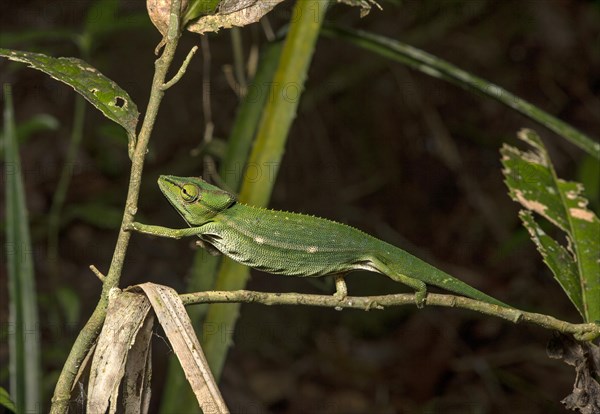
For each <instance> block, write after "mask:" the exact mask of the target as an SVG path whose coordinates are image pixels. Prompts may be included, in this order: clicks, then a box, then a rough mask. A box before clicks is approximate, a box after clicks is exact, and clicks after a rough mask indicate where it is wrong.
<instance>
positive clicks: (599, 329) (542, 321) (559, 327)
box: [180, 290, 600, 341]
mask: <svg viewBox="0 0 600 414" xmlns="http://www.w3.org/2000/svg"><path fill="white" fill-rule="evenodd" d="M180 296H181V299H182V301H183V303H184V304H185V305H195V304H199V303H260V304H263V305H269V306H270V305H305V306H321V307H327V308H334V309H336V310H341V309H361V310H365V311H368V310H371V309H384V308H385V307H388V306H403V305H411V306H412V305H415V295H412V294H392V295H382V296H346V297H344V298H341V297H340V296H335V295H309V294H302V293H270V292H255V291H250V290H235V291H211V292H196V293H186V294H182V295H180ZM425 305H427V306H443V307H450V308H463V309H469V310H473V311H476V312H480V313H483V314H485V315H490V316H496V317H498V318H502V319H506V320H507V321H510V322H512V323H520V322H528V323H533V324H536V325H539V326H542V327H544V328H547V329H553V330H556V331H559V332H563V333H565V334H572V335H573V336H575V338H576V339H578V340H587V341H589V340H592V339H594V338H597V337H599V336H600V325H597V324H594V323H580V324H575V323H570V322H565V321H561V320H560V319H556V318H554V317H552V316H548V315H542V314H540V313H532V312H525V311H522V310H519V309H515V308H506V307H503V306H498V305H492V304H489V303H486V302H481V301H478V300H475V299H470V298H466V297H463V296H454V295H441V294H437V293H429V294H427V299H426V301H425Z"/></svg>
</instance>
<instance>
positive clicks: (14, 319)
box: [4, 84, 41, 412]
mask: <svg viewBox="0 0 600 414" xmlns="http://www.w3.org/2000/svg"><path fill="white" fill-rule="evenodd" d="M4 103H5V105H4V139H5V141H6V150H5V159H4V161H5V175H4V177H5V180H6V182H5V184H6V189H5V202H6V258H7V267H8V295H9V326H10V327H11V329H10V332H9V334H8V337H9V338H8V344H9V366H10V389H11V391H12V393H13V396H14V397H15V403H16V407H18V410H19V412H36V411H38V410H39V404H40V389H39V381H40V378H41V374H40V343H39V340H40V334H39V324H38V316H37V298H36V291H35V279H34V274H33V260H32V254H31V252H32V251H33V250H32V248H31V240H30V236H29V227H28V224H29V222H28V219H27V206H26V205H25V191H24V188H23V177H22V176H21V161H20V159H19V150H18V145H17V137H16V132H15V120H14V112H13V106H12V92H11V89H10V85H9V84H5V86H4Z"/></svg>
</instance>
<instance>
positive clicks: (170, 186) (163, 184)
mask: <svg viewBox="0 0 600 414" xmlns="http://www.w3.org/2000/svg"><path fill="white" fill-rule="evenodd" d="M158 187H159V188H160V191H162V193H163V194H164V195H165V198H166V199H167V200H168V201H169V204H171V205H172V206H173V208H174V209H175V211H177V212H178V213H179V215H180V216H181V217H182V218H183V220H184V221H185V222H186V223H187V225H188V226H190V227H191V224H190V222H189V221H188V219H187V217H186V214H190V212H189V210H188V208H187V205H186V204H183V203H177V201H176V200H175V199H174V197H176V196H175V195H174V194H179V191H180V190H181V188H182V185H181V184H179V183H178V182H177V181H175V180H173V179H172V178H171V176H169V175H161V176H160V177H159V178H158ZM174 190H175V191H174Z"/></svg>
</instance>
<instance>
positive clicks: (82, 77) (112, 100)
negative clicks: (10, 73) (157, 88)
mask: <svg viewBox="0 0 600 414" xmlns="http://www.w3.org/2000/svg"><path fill="white" fill-rule="evenodd" d="M0 56H4V57H6V58H8V59H10V60H14V61H16V62H23V63H27V64H29V66H30V67H32V68H34V69H37V70H41V71H42V72H44V73H46V74H48V75H50V76H52V77H53V78H54V79H56V80H59V81H61V82H64V83H66V84H67V85H69V86H71V87H72V88H73V89H75V90H76V91H77V92H78V93H80V94H81V95H82V96H83V97H84V98H85V99H87V100H88V101H89V102H90V103H91V104H92V105H94V106H95V107H96V108H98V109H99V110H100V111H102V113H103V114H104V115H105V116H106V117H108V118H109V119H111V120H113V121H115V122H116V123H118V124H119V125H121V126H122V127H123V128H125V130H126V131H127V134H128V135H129V136H130V137H134V136H135V128H136V126H137V122H138V116H139V112H138V110H137V106H136V104H135V103H134V102H133V100H132V99H131V98H130V97H129V95H128V94H127V92H125V91H124V90H123V89H121V88H120V87H119V86H118V85H117V84H116V83H115V82H113V81H112V80H110V79H108V78H107V77H106V76H104V75H103V74H101V73H100V72H98V70H97V69H95V68H94V67H92V66H90V65H89V64H88V63H86V62H84V61H83V60H81V59H77V58H64V57H61V58H54V57H51V56H46V55H44V54H42V53H32V52H23V51H19V50H10V49H0Z"/></svg>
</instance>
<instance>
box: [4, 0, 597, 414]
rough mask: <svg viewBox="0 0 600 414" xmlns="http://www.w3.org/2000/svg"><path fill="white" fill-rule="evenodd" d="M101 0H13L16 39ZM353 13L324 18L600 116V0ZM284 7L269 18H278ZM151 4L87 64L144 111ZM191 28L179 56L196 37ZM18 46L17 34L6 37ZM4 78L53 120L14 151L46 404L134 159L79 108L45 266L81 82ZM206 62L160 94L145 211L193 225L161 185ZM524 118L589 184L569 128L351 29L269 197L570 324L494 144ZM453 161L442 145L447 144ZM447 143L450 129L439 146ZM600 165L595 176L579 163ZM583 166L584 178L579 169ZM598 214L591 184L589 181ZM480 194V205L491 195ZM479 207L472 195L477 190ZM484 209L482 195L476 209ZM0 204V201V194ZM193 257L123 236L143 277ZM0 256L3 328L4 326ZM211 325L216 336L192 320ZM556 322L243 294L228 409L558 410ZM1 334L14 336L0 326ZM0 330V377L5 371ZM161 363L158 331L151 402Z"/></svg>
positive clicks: (71, 22) (286, 11)
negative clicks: (75, 88) (372, 47)
mask: <svg viewBox="0 0 600 414" xmlns="http://www.w3.org/2000/svg"><path fill="white" fill-rule="evenodd" d="M92 3H93V2H91V1H55V2H45V1H4V2H2V4H1V5H0V24H1V30H2V34H3V40H2V42H3V44H4V45H6V43H5V42H7V41H8V40H7V39H8V34H14V33H18V32H21V33H24V32H34V31H36V30H49V29H61V30H62V29H64V30H71V31H72V32H73V33H77V32H78V30H80V29H81V27H82V24H83V23H82V22H83V20H84V17H85V15H86V13H87V11H88V10H89V7H90V5H91V4H92ZM381 4H382V6H383V11H379V10H377V9H373V10H372V12H371V13H370V14H369V15H368V16H367V17H365V18H363V19H360V18H359V12H358V10H357V9H353V8H349V7H346V6H344V5H336V6H335V7H333V8H332V9H331V10H330V11H329V12H328V14H327V17H328V19H329V20H330V21H333V22H335V23H338V24H340V25H345V26H349V27H354V28H363V29H365V30H368V31H371V32H374V33H378V34H381V35H385V36H389V37H391V38H394V39H398V40H402V41H406V42H408V43H410V44H412V45H414V46H417V47H420V48H422V49H424V50H426V51H428V52H430V53H432V54H435V55H437V56H439V57H441V58H443V59H446V60H448V61H450V62H452V63H454V64H456V65H457V66H459V67H461V68H463V69H465V70H467V71H469V72H471V73H473V74H476V75H478V76H481V77H483V78H485V79H487V80H489V81H492V82H494V83H496V84H498V85H500V86H502V87H504V88H506V89H507V90H509V91H511V92H513V93H515V94H516V95H518V96H520V97H522V98H524V99H526V100H528V101H530V102H532V103H533V104H535V105H537V106H539V107H540V108H542V109H544V110H546V111H548V112H550V113H551V114H553V115H555V116H557V117H559V118H560V119H562V120H564V121H566V122H568V123H570V124H572V125H574V126H575V127H576V128H579V129H580V130H582V131H583V132H585V133H587V134H589V135H591V136H595V137H597V135H598V131H600V117H599V116H598V114H600V99H599V97H598V96H599V91H600V71H599V69H600V65H599V63H600V52H599V47H598V45H599V40H600V23H599V19H600V13H599V6H598V3H597V2H591V1H574V0H565V1H558V0H529V1H483V0H473V1H470V0H467V1H414V0H411V1H398V2H382V3H381ZM291 6H292V3H291V2H285V3H283V4H281V5H279V6H277V7H276V8H275V10H274V11H273V12H272V13H271V14H270V15H269V21H270V23H271V25H272V26H273V28H274V29H275V30H277V29H279V28H281V27H282V26H283V25H285V24H286V23H287V21H288V20H289V15H290V9H291ZM140 13H144V4H143V2H138V1H123V2H121V9H120V12H119V18H123V19H128V18H130V19H131V27H130V28H129V29H127V30H121V31H119V32H116V33H112V34H110V35H107V36H103V37H102V38H101V39H99V40H98V42H97V43H96V45H95V47H94V48H93V50H92V53H91V57H90V58H89V59H88V60H89V62H90V63H91V64H92V65H93V66H95V67H97V68H98V69H99V70H100V71H101V72H102V73H104V74H105V75H107V76H108V77H109V78H111V79H113V80H115V81H116V82H117V83H118V84H119V85H120V86H121V87H123V88H124V89H126V90H127V91H128V92H129V94H130V95H131V97H132V98H133V100H134V101H135V102H136V103H137V104H138V106H139V109H140V111H141V112H142V113H143V111H144V108H145V106H146V103H147V99H148V93H149V86H150V82H151V77H152V73H153V68H154V65H153V61H154V59H155V56H154V54H153V50H154V47H155V45H156V44H157V43H158V41H159V40H160V35H159V34H158V32H157V31H156V30H155V29H154V27H153V26H151V24H150V23H149V22H146V21H142V23H138V19H134V18H131V16H135V15H138V14H140ZM242 36H243V41H244V51H245V56H246V57H248V55H249V54H250V51H251V49H252V48H254V47H258V48H260V45H261V44H264V43H265V41H266V40H265V36H264V33H263V30H262V29H261V26H260V25H258V24H255V25H252V26H249V27H246V28H244V29H242ZM209 39H210V50H211V55H212V61H211V77H210V81H211V85H210V86H211V103H212V113H213V122H214V124H215V136H216V137H217V138H222V139H226V138H227V136H228V134H229V133H230V130H231V125H232V121H233V119H234V117H235V110H236V107H237V104H238V98H237V96H236V94H235V92H234V91H233V90H232V88H231V87H230V86H229V85H228V83H227V81H226V76H225V71H226V69H224V68H226V65H231V64H232V62H233V55H232V48H231V37H230V33H229V32H228V31H227V30H222V31H221V32H219V33H218V34H216V35H214V34H211V35H209ZM199 42H200V37H199V36H198V35H196V34H191V33H187V34H185V35H184V37H183V39H182V42H181V44H180V48H179V54H178V57H177V58H176V60H175V62H180V61H181V60H182V59H183V57H184V56H185V54H186V53H187V51H188V50H189V48H190V47H191V46H192V45H194V44H199ZM7 46H8V45H7ZM9 47H12V48H15V49H23V50H35V51H42V52H44V53H48V54H50V55H53V56H77V55H78V49H77V48H76V47H75V46H74V44H73V42H70V41H65V40H61V39H53V38H52V37H51V36H48V38H47V39H44V40H42V41H40V40H36V41H35V42H32V41H27V40H21V41H18V42H16V43H11V44H10V46H9ZM0 69H1V72H0V80H1V82H2V83H6V82H10V83H11V84H13V94H14V103H15V107H16V117H17V121H18V122H19V123H24V122H25V121H26V120H28V119H30V118H31V117H32V116H34V115H36V114H40V113H46V114H50V115H52V116H54V117H55V118H56V119H58V121H59V123H60V125H59V126H58V129H57V130H55V131H42V132H39V133H36V134H34V135H32V136H31V137H30V138H29V139H28V140H27V141H26V142H24V143H23V144H22V147H21V157H22V163H23V172H24V179H25V186H26V192H27V194H26V195H27V204H28V207H29V215H30V222H31V230H32V234H33V243H34V247H33V250H34V251H33V252H32V253H33V255H34V260H35V266H36V268H35V271H36V280H37V287H38V291H39V298H40V321H41V327H42V335H43V337H42V340H43V346H42V350H43V363H44V370H45V372H46V374H47V375H46V377H45V378H44V389H45V391H46V393H47V394H46V401H48V400H49V398H50V396H51V392H52V390H53V386H54V384H55V381H56V378H57V375H58V372H59V370H60V368H61V366H62V363H63V362H64V359H65V357H66V353H67V352H68V350H69V349H70V346H71V344H72V342H73V340H74V338H75V336H76V334H77V332H78V331H79V329H80V326H81V324H83V323H84V322H85V321H86V320H87V318H88V316H89V315H90V313H91V310H92V309H93V307H94V305H95V303H96V301H97V298H98V295H99V293H100V284H99V282H98V280H97V279H96V278H95V277H94V276H93V275H92V274H91V273H90V271H89V270H88V269H87V267H88V265H90V264H95V265H96V266H98V268H100V270H102V271H106V270H108V265H109V263H110V258H111V255H112V250H113V248H114V242H115V240H116V234H117V228H118V226H119V223H120V215H121V211H122V207H123V203H124V200H125V194H126V186H127V180H128V177H129V174H128V173H129V162H128V158H127V154H126V146H125V139H124V136H123V134H122V132H121V131H120V129H119V127H116V126H114V125H112V124H111V122H110V121H109V120H107V119H106V118H103V116H102V115H101V114H100V112H98V111H96V110H95V109H94V108H92V107H91V106H90V105H88V109H87V113H86V124H85V132H84V139H83V142H82V146H81V149H80V150H79V152H78V156H77V160H76V162H75V164H74V165H73V173H74V175H73V180H72V183H71V186H70V189H69V192H68V195H67V201H66V205H65V211H64V215H63V217H64V223H63V225H62V230H61V233H60V254H61V260H60V269H61V275H60V277H59V278H56V277H54V276H52V275H51V274H49V272H48V266H47V265H46V259H47V258H46V242H47V240H46V219H47V214H48V211H49V208H50V203H51V200H52V195H53V193H54V191H55V188H56V183H57V180H58V177H59V173H60V170H61V168H62V165H63V160H64V157H65V153H66V148H67V145H68V137H69V133H70V128H71V120H72V116H73V115H72V114H73V103H74V93H73V92H72V90H71V89H70V88H68V87H66V86H64V85H62V84H60V83H58V82H56V81H54V80H52V79H50V78H49V77H47V76H46V75H44V74H42V73H40V72H37V71H34V70H29V69H25V68H24V67H23V66H22V65H21V66H20V65H17V64H8V63H7V62H6V61H2V62H0ZM201 94H202V58H201V55H200V54H198V55H196V57H195V58H194V60H193V61H192V64H191V65H190V68H189V69H188V72H187V74H186V76H185V77H184V78H183V80H182V81H181V82H180V83H179V84H178V85H177V86H176V87H174V88H172V89H170V90H169V91H168V92H167V94H166V96H165V99H164V101H163V104H162V107H161V109H160V112H159V115H158V118H157V123H156V127H155V130H154V133H153V137H152V140H151V144H150V152H149V154H148V161H147V163H146V167H145V171H144V176H145V183H144V185H143V188H142V193H141V198H140V212H139V215H138V218H139V219H140V221H144V222H151V223H153V224H161V225H165V226H170V227H181V226H182V225H183V223H182V221H181V219H180V218H179V216H178V215H177V214H176V213H175V212H174V211H173V209H172V208H171V207H170V206H169V205H168V203H167V201H166V200H165V199H164V198H163V197H162V195H161V194H160V192H159V190H158V187H157V186H156V184H155V183H156V178H157V177H158V175H160V174H174V175H202V174H205V171H204V170H203V167H202V157H200V156H197V155H194V152H193V150H194V149H195V148H197V147H198V146H199V145H200V144H201V140H202V135H203V128H204V121H205V120H204V118H203V111H202V100H201ZM522 127H531V128H535V129H536V130H537V131H538V132H539V133H540V134H541V136H542V138H543V139H544V141H545V143H546V144H547V146H548V148H549V150H550V153H551V156H552V160H553V162H554V164H555V166H556V168H557V171H558V174H559V176H561V177H564V178H568V179H577V180H583V181H584V182H592V183H594V177H595V175H594V174H595V173H591V174H590V172H589V171H590V169H589V166H590V165H591V164H590V161H589V159H586V157H585V156H584V154H583V153H582V151H580V150H579V149H577V148H575V147H574V146H573V145H571V144H569V143H567V142H566V141H565V140H564V139H562V138H560V137H558V136H556V135H555V134H554V133H552V132H549V131H548V130H547V129H545V128H544V127H542V126H540V125H537V124H535V123H533V122H532V121H530V120H528V119H526V118H524V117H523V116H521V115H519V114H517V113H516V112H514V111H512V110H510V109H508V108H506V107H505V106H502V105H501V104H499V103H496V102H493V101H491V100H490V99H488V98H482V97H478V96H475V95H473V94H471V93H468V92H465V91H463V90H462V89H459V88H457V87H455V86H452V85H449V84H447V83H444V82H443V81H438V80H435V79H433V78H430V77H428V76H426V75H423V74H421V73H417V72H415V71H412V70H408V69H407V68H405V67H404V66H402V65H400V64H398V63H394V62H390V61H389V60H385V59H383V58H381V57H378V56H376V55H374V54H371V53H369V52H366V51H364V50H361V49H358V48H355V47H354V46H352V45H350V44H348V43H346V42H344V41H341V40H330V39H325V38H321V39H320V40H319V42H318V46H317V49H316V53H315V55H314V59H313V63H312V65H311V68H310V71H309V77H308V80H307V87H306V91H305V93H304V95H303V97H302V100H301V103H300V106H299V113H298V116H297V118H296V120H295V122H294V125H293V127H292V130H291V134H290V137H289V141H288V143H287V146H286V153H285V156H284V158H283V161H282V164H281V169H280V175H279V177H278V178H277V182H276V185H275V189H274V193H273V197H272V201H271V207H273V208H279V209H285V210H292V211H298V212H305V213H311V214H315V215H319V216H323V217H327V218H331V219H335V220H336V221H341V222H345V223H348V224H351V225H353V226H356V227H358V228H360V229H363V230H365V231H367V232H369V233H371V234H373V235H375V236H377V237H379V238H382V239H384V240H386V241H389V242H391V243H393V244H396V245H398V246H400V247H403V248H405V249H407V250H409V251H411V252H413V253H415V254H417V255H418V256H420V257H422V258H424V259H426V260H427V261H429V262H431V263H433V264H435V265H437V266H439V267H441V268H443V269H445V270H447V271H448V272H450V273H451V274H453V275H456V276H457V277H459V278H461V279H463V280H464V281H466V282H467V283H470V284H472V285H474V286H476V287H477V288H479V289H481V290H483V291H485V292H487V293H489V294H491V295H493V296H495V297H497V298H499V299H501V300H503V301H505V302H508V303H510V304H512V305H515V306H517V307H519V308H522V309H525V310H529V311H534V312H540V313H545V314H550V315H553V316H555V317H558V318H560V319H564V320H568V321H573V322H577V321H579V320H580V317H579V315H578V314H577V312H576V310H575V309H574V307H573V306H572V305H571V304H570V302H569V301H568V299H567V298H566V296H565V295H564V293H563V292H562V290H561V288H560V287H559V285H558V284H557V283H556V282H555V281H554V280H553V279H552V276H551V274H550V272H549V271H548V270H547V269H546V268H545V266H544V265H543V263H542V261H541V258H540V257H539V255H538V254H537V252H536V251H535V248H534V246H533V243H531V242H530V241H529V240H528V237H527V234H526V232H525V231H524V230H523V229H522V228H521V226H520V223H519V221H518V218H517V212H518V206H517V205H516V204H515V203H513V202H512V201H511V200H510V199H509V197H508V196H507V194H506V192H507V191H506V188H505V186H504V184H503V182H502V174H501V167H500V163H499V152H498V150H499V148H500V147H501V145H502V144H503V143H505V142H508V143H512V144H515V145H519V146H521V147H523V145H522V144H518V143H517V142H516V138H515V136H516V132H517V131H518V130H519V129H520V128H522ZM445 142H447V143H449V145H451V146H453V147H455V149H456V150H457V151H458V154H459V155H460V161H459V163H458V165H457V166H455V167H451V166H450V165H449V164H448V163H447V162H446V161H445V160H446V159H447V156H448V150H447V146H445V145H444V143H445ZM446 145H447V144H446ZM591 171H593V170H591ZM590 180H591V181H590ZM588 190H589V192H588V194H589V195H590V196H591V198H592V208H593V209H595V210H596V211H597V209H598V200H597V194H598V189H597V188H595V187H594V188H589V189H588ZM482 200H483V201H482ZM482 203H483V204H482ZM482 206H483V207H482ZM3 208H4V207H3V206H2V207H0V209H3ZM193 257H194V249H193V248H192V242H191V241H190V240H180V241H173V240H166V239H156V238H154V239H152V238H148V237H144V236H140V235H135V236H134V237H133V239H132V243H131V245H130V248H129V251H128V255H127V263H126V267H125V271H124V275H123V278H122V286H123V287H125V286H127V285H131V284H135V283H140V282H145V281H152V282H156V283H161V284H166V285H169V286H172V287H174V288H175V289H177V290H178V291H180V292H183V291H184V289H185V282H186V276H187V274H188V272H189V269H190V266H191V264H192V259H193ZM4 275H5V270H4V267H3V269H2V279H1V280H0V282H2V288H1V299H2V307H1V308H0V322H1V323H2V324H4V325H5V324H6V321H7V320H8V317H7V311H8V309H7V305H6V304H7V292H6V278H5V276H4ZM348 279H349V289H350V294H354V295H367V294H382V293H386V292H397V291H403V288H402V287H401V286H398V285H397V284H394V283H392V282H390V281H388V280H387V279H386V278H385V277H383V276H380V275H376V274H371V273H365V272H356V273H354V274H352V275H351V276H350V277H349V278H348ZM248 288H249V289H255V290H264V291H301V292H313V293H314V292H316V293H322V292H323V291H327V289H332V288H331V286H330V285H329V286H325V287H323V286H321V285H319V284H318V283H315V282H312V281H307V280H302V279H294V278H285V277H280V276H272V275H268V274H263V273H260V272H255V271H253V272H252V279H251V281H250V284H249V286H248ZM204 334H208V333H207V332H204ZM550 337H551V332H549V331H547V330H544V329H541V328H539V327H537V326H530V325H513V324H511V323H509V322H506V321H503V320H499V319H495V318H486V317H482V316H478V315H476V314H474V313H472V312H468V311H464V310H450V309H439V308H429V309H423V310H420V311H417V310H416V309H414V308H413V307H401V308H395V309H394V308H390V309H386V310H383V311H371V312H362V311H351V310H344V311H343V312H337V311H334V310H331V309H311V308H303V307H265V306H262V305H244V306H243V307H242V317H241V319H240V321H239V323H238V326H237V328H236V335H235V346H234V347H233V348H232V350H231V352H230V354H229V359H228V361H227V364H226V367H225V370H224V374H223V379H222V382H221V383H222V388H223V392H224V394H225V397H226V400H227V401H228V403H229V404H230V406H231V408H232V410H233V411H237V412H273V413H306V412H315V413H334V412H335V413H367V412H377V413H419V412H427V413H438V412H439V413H488V412H490V413H506V412H515V413H560V412H564V409H563V408H562V406H561V405H560V403H559V401H560V399H562V398H563V397H564V396H566V395H567V394H568V393H569V392H570V391H571V388H572V384H573V381H574V376H575V373H574V371H573V369H572V368H571V367H568V366H566V365H563V364H562V362H560V361H556V360H550V359H549V358H548V357H547V356H546V351H545V347H546V344H547V342H548V340H549V339H550ZM4 340H5V339H4ZM5 345H6V343H5V342H3V343H2V347H1V348H0V361H2V370H1V371H0V373H1V377H0V379H1V382H2V383H3V384H4V385H7V379H8V370H7V368H6V365H7V364H6V361H7V352H8V351H7V348H6V346H5ZM168 357H171V358H172V357H173V355H172V354H171V353H170V351H169V348H168V347H167V346H166V345H165V343H164V342H163V341H162V340H161V339H160V338H158V339H157V341H156V342H155V348H154V358H155V368H154V378H153V402H154V403H155V404H154V405H155V406H156V403H157V402H158V399H159V398H160V395H161V392H160V390H161V387H162V385H163V381H164V376H165V375H164V372H165V371H164V370H165V366H166V365H165V362H166V360H167V358H168Z"/></svg>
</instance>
